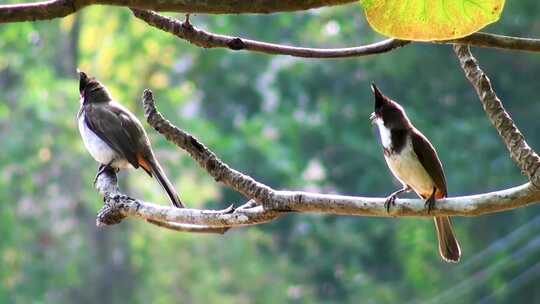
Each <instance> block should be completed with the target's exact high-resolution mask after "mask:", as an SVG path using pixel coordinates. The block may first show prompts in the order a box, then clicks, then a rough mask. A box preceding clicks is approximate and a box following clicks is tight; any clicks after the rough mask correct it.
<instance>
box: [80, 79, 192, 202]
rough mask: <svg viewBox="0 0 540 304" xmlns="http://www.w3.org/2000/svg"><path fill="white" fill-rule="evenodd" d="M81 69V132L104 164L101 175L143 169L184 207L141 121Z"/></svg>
mask: <svg viewBox="0 0 540 304" xmlns="http://www.w3.org/2000/svg"><path fill="white" fill-rule="evenodd" d="M78 72H79V92H80V98H81V99H80V102H81V108H80V110H79V113H78V114H77V120H78V124H79V132H80V134H81V137H82V140H83V142H84V146H85V147H86V149H87V150H88V152H89V153H90V155H91V156H92V157H93V158H94V159H95V160H96V161H97V162H98V163H100V167H99V170H98V173H97V175H96V180H97V178H98V176H99V175H100V174H101V173H102V172H103V171H104V170H106V169H109V168H112V169H113V170H115V172H117V171H119V170H120V169H127V168H135V169H138V168H142V169H143V170H144V171H145V172H146V173H148V175H150V176H151V177H154V178H155V179H156V180H157V181H158V182H159V184H160V185H161V187H162V188H163V189H164V190H165V192H166V193H167V195H168V197H169V199H170V201H171V203H172V204H173V205H174V206H175V207H178V208H184V205H183V204H182V201H180V198H179V196H178V193H177V192H176V190H175V189H174V187H173V185H172V184H171V182H170V181H169V179H168V178H167V176H166V175H165V172H164V171H163V169H162V168H161V166H160V164H159V162H158V160H157V159H156V156H155V155H154V152H153V151H152V147H151V146H150V140H149V139H148V136H147V135H146V131H145V130H144V128H143V126H142V124H141V122H140V121H139V119H137V117H136V116H135V115H134V114H133V113H131V112H130V111H129V110H128V109H126V108H125V107H123V106H122V105H120V104H119V103H118V102H116V101H114V100H113V98H112V97H111V94H110V93H109V91H108V90H107V88H105V86H104V85H103V84H101V83H100V82H99V81H98V80H96V79H95V78H94V77H89V76H88V75H87V74H86V73H84V72H82V71H78Z"/></svg>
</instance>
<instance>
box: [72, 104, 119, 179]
mask: <svg viewBox="0 0 540 304" xmlns="http://www.w3.org/2000/svg"><path fill="white" fill-rule="evenodd" d="M79 132H80V133H81V137H82V140H83V143H84V146H85V147H86V150H88V152H89V153H90V155H92V157H93V158H94V159H95V160H96V161H97V162H99V163H101V164H104V165H108V164H111V165H112V166H113V167H115V168H126V167H129V162H128V161H127V160H125V159H123V158H121V157H119V155H118V154H117V153H116V152H115V151H114V150H113V149H112V148H111V147H109V145H108V144H107V143H106V142H104V141H103V140H102V139H101V138H99V136H97V135H96V133H94V132H93V131H92V130H91V129H90V128H88V126H87V125H86V123H85V122H84V114H82V115H81V116H80V117H79ZM111 162H112V163H111Z"/></svg>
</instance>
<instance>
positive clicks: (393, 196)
mask: <svg viewBox="0 0 540 304" xmlns="http://www.w3.org/2000/svg"><path fill="white" fill-rule="evenodd" d="M396 197H397V195H396V194H395V193H394V194H391V195H390V196H389V197H387V198H386V200H385V201H384V208H386V212H387V213H390V207H391V206H395V205H396Z"/></svg>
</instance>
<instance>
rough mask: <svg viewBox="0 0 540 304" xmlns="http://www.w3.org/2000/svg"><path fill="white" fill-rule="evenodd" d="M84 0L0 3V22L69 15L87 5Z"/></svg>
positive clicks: (46, 18) (47, 18)
mask: <svg viewBox="0 0 540 304" xmlns="http://www.w3.org/2000/svg"><path fill="white" fill-rule="evenodd" d="M87 2H88V1H86V0H49V1H43V2H35V3H18V4H4V5H0V23H8V22H21V21H36V20H50V19H54V18H61V17H65V16H67V15H71V14H73V13H75V12H76V11H78V10H79V9H81V8H83V7H84V6H86V5H87Z"/></svg>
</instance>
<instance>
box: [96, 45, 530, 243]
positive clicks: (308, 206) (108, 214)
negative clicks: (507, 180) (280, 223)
mask: <svg viewBox="0 0 540 304" xmlns="http://www.w3.org/2000/svg"><path fill="white" fill-rule="evenodd" d="M463 48H466V47H456V52H457V55H458V58H460V61H461V62H462V65H463V69H464V71H465V72H466V75H467V77H470V78H469V79H470V80H471V83H472V84H473V86H474V87H475V89H476V90H477V91H478V92H479V96H480V99H481V101H482V103H483V104H485V110H486V113H487V114H488V117H490V119H491V118H492V115H493V114H492V112H493V113H496V114H497V117H503V118H504V123H496V124H495V127H496V128H497V129H498V131H499V133H500V134H501V137H502V138H503V141H504V143H505V144H506V145H507V147H508V149H509V151H510V154H511V155H518V156H520V157H518V158H514V157H513V159H514V160H515V161H516V163H517V164H518V166H520V167H522V168H523V170H525V171H526V172H529V171H527V170H530V172H529V174H530V175H529V174H527V175H528V176H531V178H532V179H533V180H534V179H535V178H537V177H536V171H537V170H536V168H538V165H537V166H536V167H535V166H530V165H528V164H529V163H535V164H538V160H537V158H536V157H535V155H536V154H535V153H534V151H532V149H531V150H527V151H529V152H527V153H523V149H525V148H528V149H530V147H529V146H528V145H527V144H526V142H525V139H524V137H523V135H521V133H519V130H518V129H517V127H516V126H515V125H514V124H513V121H512V120H511V118H510V116H508V114H506V115H502V114H501V113H506V112H505V111H504V108H502V104H501V103H500V100H498V98H496V94H495V93H494V92H493V91H492V88H491V85H490V84H489V80H488V79H487V77H485V76H482V75H483V72H482V73H478V72H476V74H475V73H472V72H471V71H472V70H471V69H477V70H479V71H481V70H480V68H479V67H478V65H477V64H476V65H472V64H471V59H470V58H473V57H472V55H470V53H467V52H466V50H464V49H463ZM467 50H468V49H467ZM474 62H476V61H474ZM465 63H466V64H465ZM474 75H476V76H474ZM478 75H480V76H478ZM478 77H480V81H478V79H476V78H478ZM486 81H488V83H486ZM488 84H489V85H488ZM496 101H498V103H497V102H496ZM143 107H144V113H145V117H146V120H147V122H148V123H149V124H150V125H151V126H152V127H153V128H154V129H155V130H156V131H157V132H158V133H160V134H161V135H163V136H164V137H165V138H166V139H167V140H169V141H170V142H172V143H174V144H176V145H177V146H178V147H179V148H181V149H183V150H185V151H186V152H187V153H188V154H189V155H190V156H191V157H192V158H193V159H194V160H195V161H196V162H197V163H198V164H199V166H200V167H201V168H202V169H204V170H205V171H206V172H207V173H208V174H209V175H210V176H212V177H213V178H214V179H215V180H216V181H218V182H220V183H222V184H223V185H225V186H227V187H230V188H232V189H233V190H235V191H237V192H239V193H241V194H242V195H244V196H245V197H246V198H247V202H246V203H244V204H243V205H241V206H239V207H238V208H233V207H232V206H231V207H228V208H226V209H223V210H199V209H179V208H173V207H164V206H161V205H157V204H153V203H148V202H144V201H141V200H138V199H133V198H130V197H128V196H125V195H124V194H122V193H121V192H120V191H119V189H118V185H117V179H116V173H115V172H113V171H112V170H108V171H105V172H103V174H100V175H99V176H98V178H97V181H96V188H97V189H98V191H99V192H100V193H101V194H102V195H103V196H104V198H105V206H104V207H103V209H102V210H101V211H100V213H99V214H98V219H97V224H98V225H101V226H105V225H111V224H117V223H119V222H120V221H122V220H123V219H124V218H125V217H129V216H133V217H138V218H142V219H145V220H146V221H148V222H149V223H152V224H154V225H157V226H159V227H163V228H167V229H172V230H175V231H185V232H203V233H220V234H223V233H225V232H226V231H227V230H228V229H230V228H232V227H243V226H251V225H258V224H262V223H267V222H270V221H273V220H275V219H277V218H279V217H280V216H282V215H285V214H287V213H290V212H291V211H296V212H302V213H323V214H333V215H353V216H378V217H390V216H392V217H405V216H407V217H429V218H431V217H433V216H478V215H482V214H489V213H494V212H501V211H505V210H510V209H515V208H519V207H525V206H528V205H530V204H532V203H535V202H537V201H539V200H540V191H539V190H538V188H537V187H535V186H534V185H533V184H532V183H526V184H523V185H520V186H517V187H514V188H510V189H505V190H500V191H495V192H490V193H483V194H478V195H472V196H462V197H453V198H446V199H444V200H438V201H437V205H436V206H435V209H433V210H431V211H430V212H429V213H428V212H427V210H426V209H425V208H424V201H423V200H420V199H398V200H396V206H395V207H394V208H392V209H391V210H390V212H388V211H387V210H386V208H385V206H384V198H370V197H355V196H343V195H332V194H319V193H309V192H301V191H278V190H275V189H272V188H271V187H269V186H267V185H265V184H262V183H260V182H258V181H256V180H255V179H254V178H252V177H250V176H248V175H245V174H243V173H241V172H239V171H237V170H234V169H232V168H231V167H229V166H228V165H227V164H226V163H224V162H223V161H222V160H220V159H219V158H218V157H217V156H216V154H215V153H214V152H212V151H211V150H210V149H209V148H207V147H206V146H205V145H204V144H202V143H201V142H200V141H199V140H198V139H196V138H195V137H194V136H193V135H191V134H189V133H187V132H185V131H184V130H182V129H180V128H178V127H176V126H174V125H173V124H171V123H170V122H169V121H168V120H167V119H165V118H164V117H163V115H162V114H161V113H160V112H159V111H158V110H157V108H156V106H155V102H154V96H153V94H152V92H151V91H150V90H145V91H144V93H143ZM501 111H502V112H501ZM496 121H499V118H498V119H497V120H496ZM502 127H504V128H506V129H504V130H502V129H500V128H502ZM527 155H528V156H527ZM533 171H534V172H533Z"/></svg>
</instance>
